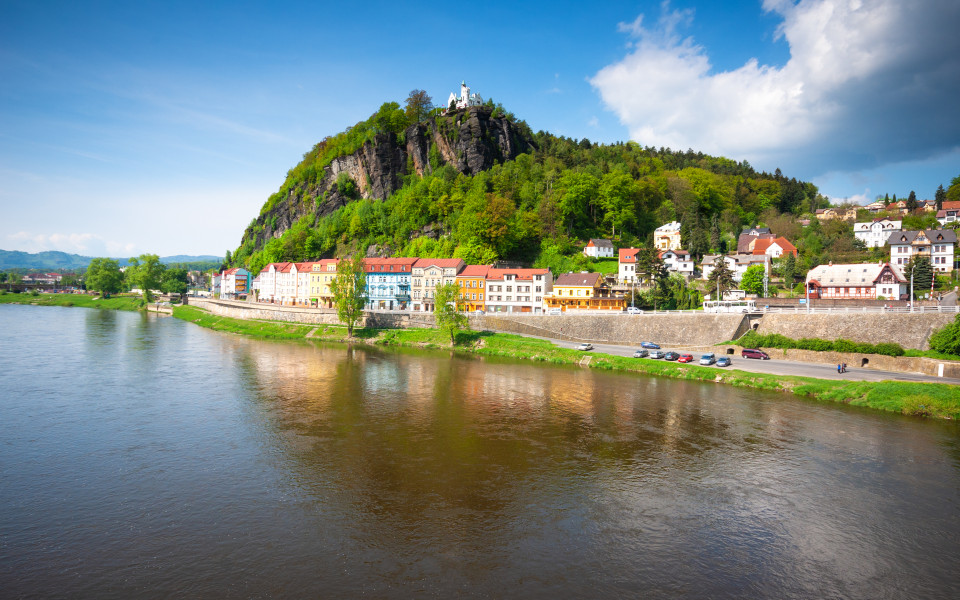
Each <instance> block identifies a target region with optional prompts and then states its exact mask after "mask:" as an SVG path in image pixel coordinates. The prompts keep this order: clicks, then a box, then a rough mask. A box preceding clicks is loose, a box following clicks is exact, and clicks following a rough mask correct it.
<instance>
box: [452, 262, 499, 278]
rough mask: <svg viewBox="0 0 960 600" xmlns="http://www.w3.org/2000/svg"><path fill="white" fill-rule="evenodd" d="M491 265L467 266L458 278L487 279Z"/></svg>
mask: <svg viewBox="0 0 960 600" xmlns="http://www.w3.org/2000/svg"><path fill="white" fill-rule="evenodd" d="M490 268H491V267H490V265H467V266H465V267H464V268H463V270H462V271H460V274H459V275H457V277H486V276H487V272H488V271H490Z"/></svg>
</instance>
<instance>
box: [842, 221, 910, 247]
mask: <svg viewBox="0 0 960 600" xmlns="http://www.w3.org/2000/svg"><path fill="white" fill-rule="evenodd" d="M902 225H903V221H891V220H890V219H886V218H884V219H874V220H873V221H870V222H869V223H854V225H853V235H854V236H856V238H857V239H858V240H861V241H862V242H863V243H864V244H865V245H866V246H867V248H879V247H881V246H883V245H884V244H886V243H887V240H888V239H890V234H891V233H896V232H898V231H900V229H901V226H902Z"/></svg>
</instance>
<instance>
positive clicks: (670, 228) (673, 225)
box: [653, 221, 680, 234]
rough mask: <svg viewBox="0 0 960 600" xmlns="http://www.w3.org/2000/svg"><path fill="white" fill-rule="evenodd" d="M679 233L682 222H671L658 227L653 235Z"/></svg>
mask: <svg viewBox="0 0 960 600" xmlns="http://www.w3.org/2000/svg"><path fill="white" fill-rule="evenodd" d="M677 231H680V221H670V222H669V223H665V224H663V225H661V226H660V227H657V228H656V230H655V231H654V232H653V233H654V234H657V233H659V234H665V233H674V232H677Z"/></svg>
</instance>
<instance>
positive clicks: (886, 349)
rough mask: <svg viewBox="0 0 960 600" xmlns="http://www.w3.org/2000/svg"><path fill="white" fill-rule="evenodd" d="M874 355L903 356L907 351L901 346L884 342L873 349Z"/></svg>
mask: <svg viewBox="0 0 960 600" xmlns="http://www.w3.org/2000/svg"><path fill="white" fill-rule="evenodd" d="M873 353H874V354H883V355H886V356H903V355H904V353H905V351H904V349H903V346H901V345H900V344H894V343H891V342H883V343H880V344H877V345H875V346H874V347H873Z"/></svg>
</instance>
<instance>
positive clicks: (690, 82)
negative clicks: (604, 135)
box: [590, 0, 960, 177]
mask: <svg viewBox="0 0 960 600" xmlns="http://www.w3.org/2000/svg"><path fill="white" fill-rule="evenodd" d="M763 7H764V10H766V11H770V12H773V13H776V14H777V15H779V16H780V17H782V19H783V21H782V23H781V25H780V27H779V28H778V30H777V36H778V38H780V37H782V38H783V39H784V40H785V41H786V42H787V44H788V45H789V47H790V59H789V61H788V62H787V63H786V64H785V65H783V66H768V65H761V64H759V63H758V61H757V60H755V59H751V60H749V61H747V62H746V63H745V64H744V65H742V66H741V67H739V68H737V69H734V70H730V71H722V72H714V71H713V69H712V66H711V63H710V57H709V55H708V52H707V50H706V49H705V48H703V47H702V46H699V45H697V44H696V43H695V42H694V40H693V39H692V38H682V37H680V36H679V35H678V34H677V30H678V29H679V28H680V27H681V26H683V25H684V24H685V23H688V22H689V21H690V20H691V19H692V18H693V17H692V13H690V12H689V11H682V12H681V11H670V9H669V6H668V5H667V4H666V3H665V4H664V5H663V6H662V9H663V15H662V16H661V18H660V20H659V21H658V22H657V24H656V27H655V28H653V29H651V30H648V29H647V28H645V27H644V26H643V23H644V20H643V15H641V16H640V17H638V18H637V19H636V20H635V21H634V22H633V23H629V24H623V23H621V24H620V30H621V31H622V32H625V33H627V34H628V35H629V36H631V38H632V39H633V40H634V43H633V44H632V47H631V48H632V50H631V52H630V53H629V54H627V55H626V56H625V57H624V58H623V59H622V60H621V61H619V62H617V63H615V64H612V65H609V66H607V67H605V68H603V69H602V70H600V71H599V72H598V73H597V74H596V75H595V76H594V77H593V78H592V79H591V80H590V81H591V84H592V85H593V86H594V87H595V88H596V89H597V90H598V91H599V93H600V95H601V97H602V99H603V101H604V103H605V104H606V105H607V106H608V107H609V108H610V109H611V110H613V111H614V112H615V113H616V114H617V115H618V116H619V118H620V120H621V122H622V123H623V124H625V125H626V126H627V127H628V128H629V131H630V135H631V137H632V138H633V139H634V140H636V141H637V142H639V143H641V144H643V145H650V146H668V147H671V148H675V149H686V148H694V149H696V150H701V151H704V152H708V153H711V154H720V155H724V156H728V157H731V158H735V159H738V160H739V159H747V160H749V161H750V162H752V163H753V164H754V165H755V166H757V167H759V168H763V169H767V170H771V171H772V170H773V169H774V168H776V167H778V166H781V167H784V168H785V170H791V169H792V170H794V171H797V170H799V171H800V175H802V176H805V177H811V176H815V175H818V174H821V173H824V172H827V171H830V170H842V171H845V170H853V169H860V168H869V167H874V166H876V165H882V164H885V163H888V162H897V161H903V160H909V159H915V158H921V157H929V156H935V155H939V154H942V153H944V152H949V151H950V150H951V149H953V148H955V147H957V145H958V141H960V119H957V117H956V114H955V109H954V104H955V102H956V98H957V96H958V95H960V94H958V92H960V58H958V57H960V42H958V41H957V40H958V39H960V36H956V35H955V33H954V28H955V25H956V23H957V22H958V17H960V3H955V2H941V1H939V0H917V1H915V2H909V3H906V2H901V1H899V0H874V1H872V2H860V1H859V0H801V1H800V2H798V3H796V4H794V3H793V2H792V1H788V0H765V2H764V4H763Z"/></svg>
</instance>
